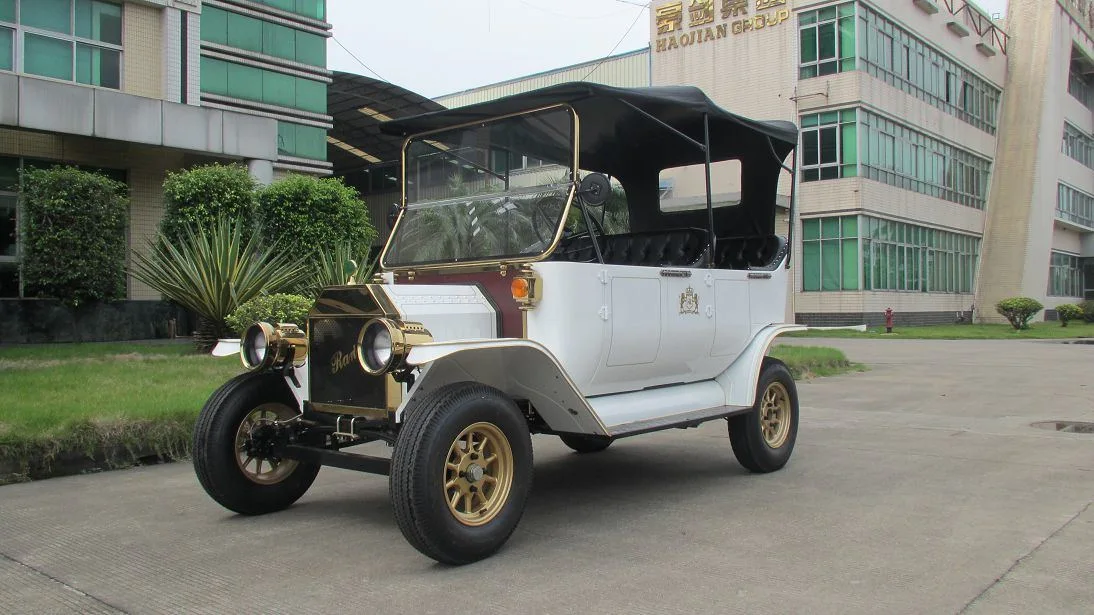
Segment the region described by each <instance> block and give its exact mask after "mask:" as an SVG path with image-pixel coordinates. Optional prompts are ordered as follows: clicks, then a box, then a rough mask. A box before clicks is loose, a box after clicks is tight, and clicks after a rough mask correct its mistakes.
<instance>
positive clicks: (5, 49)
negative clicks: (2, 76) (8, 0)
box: [0, 26, 15, 70]
mask: <svg viewBox="0 0 1094 615" xmlns="http://www.w3.org/2000/svg"><path fill="white" fill-rule="evenodd" d="M14 67H15V30H12V29H11V28H5V27H3V26H0V70H12V69H13V68H14Z"/></svg>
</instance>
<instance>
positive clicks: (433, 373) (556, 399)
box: [395, 339, 608, 436]
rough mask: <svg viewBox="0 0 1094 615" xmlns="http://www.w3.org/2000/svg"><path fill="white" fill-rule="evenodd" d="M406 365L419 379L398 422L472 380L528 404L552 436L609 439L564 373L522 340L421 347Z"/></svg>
mask: <svg viewBox="0 0 1094 615" xmlns="http://www.w3.org/2000/svg"><path fill="white" fill-rule="evenodd" d="M406 362H407V364H408V365H413V366H418V367H420V368H421V370H422V371H421V374H420V375H419V376H418V378H417V379H416V380H415V382H414V385H413V386H412V387H411V388H410V390H409V391H407V395H406V399H404V400H403V403H402V404H400V405H399V409H398V410H397V411H396V412H395V420H396V421H397V422H402V420H403V412H404V411H405V409H406V408H407V406H408V405H409V404H410V403H412V402H414V401H415V400H416V399H420V398H421V397H422V396H423V395H425V394H427V393H429V392H431V391H434V390H436V389H438V388H440V387H442V386H444V385H446V384H449V383H452V382H460V381H466V380H471V381H475V382H481V383H483V384H486V385H488V386H492V387H494V388H496V389H499V390H501V391H503V392H504V393H505V394H507V395H509V396H510V397H512V398H513V399H527V400H528V401H530V402H531V403H532V405H533V406H535V409H536V411H537V412H538V413H539V416H540V417H541V418H542V419H543V420H544V421H545V422H546V423H547V425H548V426H549V427H550V428H551V429H552V430H554V431H560V432H573V433H585V434H596V435H601V436H606V435H608V430H607V428H606V427H605V426H604V424H603V423H602V422H601V421H600V418H599V417H598V416H597V415H596V413H595V412H594V411H593V409H592V408H591V407H590V406H589V404H588V402H586V401H585V396H584V395H582V394H581V392H580V391H579V390H578V388H577V385H576V384H574V382H573V380H572V379H570V377H569V375H568V374H567V373H566V370H564V369H563V368H562V365H561V364H559V362H558V360H557V359H556V358H555V357H554V355H552V354H551V352H550V351H549V350H547V349H546V348H545V347H544V346H542V345H540V344H537V343H536V342H533V341H529V340H523V339H483V340H466V341H459V342H435V343H429V344H421V345H419V346H415V347H414V348H412V349H411V351H410V354H409V355H408V356H407V360H406Z"/></svg>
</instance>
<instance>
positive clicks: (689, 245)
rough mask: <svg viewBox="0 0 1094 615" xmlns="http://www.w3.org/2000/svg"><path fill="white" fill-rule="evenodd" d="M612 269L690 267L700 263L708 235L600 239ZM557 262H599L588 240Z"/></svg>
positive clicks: (683, 232) (559, 254)
mask: <svg viewBox="0 0 1094 615" xmlns="http://www.w3.org/2000/svg"><path fill="white" fill-rule="evenodd" d="M598 239H599V240H600V249H601V251H602V252H603V253H604V262H605V263H606V264H609V265H639V266H643V265H644V266H648V267H687V266H690V265H694V264H696V263H698V262H699V260H700V259H701V258H702V257H703V251H704V250H705V249H706V246H707V233H706V231H704V230H702V229H697V228H681V229H672V230H668V231H649V232H644V233H625V234H622V235H606V236H603V237H599V238H598ZM552 258H553V259H554V260H571V261H580V262H588V261H593V260H596V252H594V251H593V246H592V243H591V242H590V241H589V239H588V238H587V237H583V238H581V239H579V240H578V242H577V244H576V245H571V246H568V247H567V249H566V250H565V251H556V252H555V255H554V256H553V257H552Z"/></svg>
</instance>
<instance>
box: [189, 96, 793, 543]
mask: <svg viewBox="0 0 1094 615" xmlns="http://www.w3.org/2000/svg"><path fill="white" fill-rule="evenodd" d="M383 129H384V130H385V131H387V132H389V133H392V134H397V135H401V136H404V137H406V143H405V147H404V150H403V161H402V162H403V169H402V178H403V182H404V183H403V198H402V202H401V203H400V204H399V206H398V212H397V222H396V224H395V226H394V229H393V231H392V233H391V235H390V237H389V239H388V242H387V245H386V246H385V248H384V251H383V253H382V257H381V261H380V262H381V269H380V273H379V274H378V275H377V277H376V278H375V279H373V280H371V281H370V282H369V283H361V284H354V285H350V286H340V287H332V288H328V289H326V290H325V291H324V292H323V293H322V294H321V296H320V297H319V298H318V300H317V302H316V303H315V305H314V307H313V309H312V310H311V313H310V314H309V316H308V320H307V322H306V323H297V324H278V323H257V324H255V325H254V326H252V327H251V328H250V329H249V330H248V331H247V332H246V334H245V335H244V337H243V339H242V342H241V346H240V354H241V356H242V360H243V363H244V365H245V366H247V367H248V368H249V371H248V372H246V373H245V374H243V375H241V376H239V377H237V378H235V379H233V380H231V381H229V382H228V383H226V384H225V385H223V386H222V387H221V388H220V389H218V390H217V391H216V392H215V393H214V394H213V396H212V397H211V398H210V399H209V401H208V402H207V403H206V405H205V407H204V409H203V410H202V412H201V416H200V418H199V420H198V423H197V426H196V429H195V432H196V433H195V438H194V444H195V451H194V465H195V468H196V471H197V475H198V477H199V479H200V481H201V484H202V485H203V486H204V488H205V489H206V491H207V492H208V493H209V495H210V496H212V498H213V499H214V500H216V501H217V502H219V503H220V504H222V505H223V506H225V507H227V508H228V509H230V510H232V511H235V512H238V513H242V514H262V513H269V512H272V511H276V510H279V509H283V508H286V507H288V506H290V505H291V504H292V503H293V502H295V501H296V500H297V499H298V498H300V497H301V496H302V495H303V494H304V493H305V492H306V491H307V489H308V488H309V486H310V485H311V484H312V481H314V479H315V477H316V474H317V473H318V472H319V469H320V467H321V466H323V465H329V466H336V467H340V468H348V469H353V470H360V471H365V472H373V473H377V474H387V475H389V477H390V479H389V481H390V482H389V487H390V494H391V502H392V506H393V508H394V516H395V519H396V520H397V522H398V525H399V528H400V529H401V530H402V532H403V535H404V536H405V537H406V539H407V540H408V541H409V542H410V544H412V545H413V546H414V547H416V548H417V549H418V550H420V551H421V552H422V553H424V554H425V555H427V556H429V557H432V558H434V559H436V560H438V561H440V562H445V563H450V564H464V563H469V562H473V561H475V560H479V559H481V558H484V557H487V556H489V555H490V554H492V553H494V552H495V551H497V550H498V549H499V548H500V547H501V546H502V545H503V544H504V543H505V542H506V540H508V538H509V536H510V535H511V533H512V532H513V531H514V529H515V528H516V526H517V523H518V521H519V520H520V518H521V515H522V514H523V511H524V507H525V502H526V500H527V498H528V494H529V491H530V490H531V488H532V475H533V462H532V439H531V435H532V434H548V435H554V436H558V437H559V438H561V440H562V442H564V443H565V444H566V445H567V446H569V447H570V448H572V449H574V450H575V451H577V452H579V453H591V452H596V451H601V450H603V449H605V448H607V447H608V446H609V445H610V444H611V443H612V442H613V441H615V440H617V439H619V438H624V437H628V436H634V435H639V434H645V433H649V432H654V431H657V430H663V429H670V428H686V427H694V426H697V425H699V424H700V423H703V422H705V421H711V420H714V419H724V420H726V422H727V423H728V431H729V441H730V444H731V446H732V449H733V452H734V454H735V455H736V457H737V459H738V460H739V462H740V463H741V464H742V465H744V467H746V468H747V469H749V470H751V471H753V472H772V471H775V470H778V469H780V468H782V467H783V466H784V464H786V462H787V460H788V459H789V457H790V454H791V451H792V450H793V448H794V442H795V438H796V435H797V425H798V398H797V392H796V388H795V385H794V380H793V378H792V377H791V374H790V372H789V371H788V369H787V367H786V366H785V365H784V364H782V363H781V362H779V361H778V360H775V359H773V358H770V357H767V356H765V355H766V353H767V350H768V348H769V346H770V345H771V342H772V340H773V339H774V338H775V337H776V336H777V335H779V334H781V333H784V332H787V331H791V330H795V329H801V328H803V327H799V326H796V325H792V324H785V323H784V322H783V321H784V319H785V314H786V298H787V291H788V280H787V275H788V267H789V258H790V251H789V249H788V246H789V245H791V244H790V242H789V241H788V238H786V237H781V236H778V235H776V233H775V219H776V215H775V214H776V207H777V205H776V199H777V194H778V190H777V189H778V184H779V181H780V178H781V177H783V174H784V173H788V174H789V176H790V178H793V175H794V167H793V163H791V165H790V166H788V165H787V164H785V163H784V160H786V159H787V158H788V157H790V155H791V153H792V152H793V150H794V149H795V145H796V143H797V129H796V127H795V126H794V125H793V124H791V123H788V122H759V121H753V120H749V119H746V118H742V117H739V116H736V115H733V114H731V113H728V112H727V111H725V110H723V109H721V108H719V107H717V106H716V105H714V104H713V103H712V102H711V101H710V100H709V99H708V98H707V97H706V96H705V95H704V94H703V93H702V92H701V91H700V90H698V89H696V88H691V87H654V88H641V89H620V88H611V87H605V86H600V85H593V84H587V83H573V84H563V85H559V86H553V87H549V88H545V89H541V90H537V91H533V92H529V93H526V94H520V95H515V96H511V97H508V98H504V99H500V100H495V101H492V102H487V103H483V104H478V105H473V106H468V107H462V108H457V109H451V110H443V111H437V112H433V113H429V114H425V115H421V116H417V117H412V118H408V119H402V120H393V121H391V122H388V123H386V124H385V125H384V127H383ZM734 169H736V173H737V179H735V180H734V181H735V182H736V183H734V181H724V180H725V178H724V177H723V176H722V173H723V171H725V172H727V173H728V172H730V171H733V170H734ZM666 177H668V178H669V180H670V181H671V182H675V183H672V184H671V185H672V186H676V185H680V186H685V185H686V184H688V182H689V180H690V182H691V185H693V186H699V191H698V192H697V193H695V194H692V195H691V197H688V196H687V195H686V194H684V195H683V196H680V194H679V193H683V192H686V190H683V189H681V190H676V189H675V188H673V190H669V189H668V188H667V186H669V185H670V183H669V182H662V180H664V179H665V178H666ZM790 185H791V186H793V181H791V182H790ZM717 189H724V190H723V191H722V192H718V191H717ZM792 190H793V189H792V188H791V198H790V208H791V217H792V216H793V202H794V199H793V191H792ZM670 193H672V194H670ZM674 195H675V196H674ZM377 440H382V441H385V442H387V443H388V444H390V445H391V446H392V447H393V452H392V456H391V458H390V459H388V458H383V457H376V456H367V455H362V454H355V453H352V452H347V451H345V450H343V449H346V448H349V447H353V446H355V445H359V444H362V443H366V442H371V441H377Z"/></svg>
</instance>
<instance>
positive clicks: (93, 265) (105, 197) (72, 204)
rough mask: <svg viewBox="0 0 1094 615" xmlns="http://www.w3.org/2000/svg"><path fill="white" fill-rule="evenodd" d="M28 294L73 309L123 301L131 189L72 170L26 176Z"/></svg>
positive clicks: (35, 171) (23, 226) (24, 218)
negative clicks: (98, 303) (100, 302)
mask: <svg viewBox="0 0 1094 615" xmlns="http://www.w3.org/2000/svg"><path fill="white" fill-rule="evenodd" d="M21 186H22V187H21V189H20V190H21V194H20V196H21V198H22V200H23V215H22V224H21V230H22V233H23V242H24V243H23V262H22V276H23V284H24V289H25V292H26V294H28V295H31V296H38V297H54V298H57V299H60V300H61V301H63V302H65V303H66V304H68V305H70V306H72V307H78V306H80V305H82V304H84V303H88V302H92V301H111V300H114V299H122V298H124V297H125V292H126V284H125V256H126V222H127V217H128V212H129V196H128V187H127V186H126V185H125V184H123V183H121V182H117V181H114V180H112V179H109V178H107V177H105V176H103V175H99V174H96V173H91V172H88V171H81V170H79V169H76V168H74V167H66V166H57V167H53V168H49V169H29V170H24V171H23V173H22V182H21Z"/></svg>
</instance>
